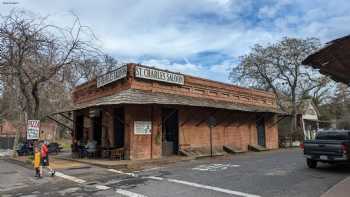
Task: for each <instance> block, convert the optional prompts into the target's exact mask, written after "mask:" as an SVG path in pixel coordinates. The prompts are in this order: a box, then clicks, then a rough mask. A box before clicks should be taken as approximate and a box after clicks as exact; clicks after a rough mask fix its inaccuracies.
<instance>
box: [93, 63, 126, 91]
mask: <svg viewBox="0 0 350 197" xmlns="http://www.w3.org/2000/svg"><path fill="white" fill-rule="evenodd" d="M127 72H128V67H127V66H122V67H120V68H117V69H116V70H113V71H111V72H108V73H106V74H104V75H101V76H99V77H97V79H96V83H97V87H98V88H99V87H102V86H104V85H107V84H109V83H112V82H114V81H117V80H119V79H122V78H124V77H126V74H127Z"/></svg>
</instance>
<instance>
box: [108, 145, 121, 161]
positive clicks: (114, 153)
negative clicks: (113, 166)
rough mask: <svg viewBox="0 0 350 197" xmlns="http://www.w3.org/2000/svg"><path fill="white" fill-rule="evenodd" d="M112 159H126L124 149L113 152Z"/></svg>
mask: <svg viewBox="0 0 350 197" xmlns="http://www.w3.org/2000/svg"><path fill="white" fill-rule="evenodd" d="M110 158H111V159H115V160H123V159H124V148H117V149H113V150H111V157H110Z"/></svg>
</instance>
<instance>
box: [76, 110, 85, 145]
mask: <svg viewBox="0 0 350 197" xmlns="http://www.w3.org/2000/svg"><path fill="white" fill-rule="evenodd" d="M76 118H77V119H76V126H75V136H74V138H75V139H76V140H77V141H79V142H81V141H82V140H84V116H83V115H79V116H77V117H76Z"/></svg>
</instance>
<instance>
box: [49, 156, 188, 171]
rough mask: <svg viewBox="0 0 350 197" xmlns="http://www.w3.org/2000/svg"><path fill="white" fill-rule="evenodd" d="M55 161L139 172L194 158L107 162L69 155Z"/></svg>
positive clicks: (176, 157) (174, 157) (58, 157)
mask: <svg viewBox="0 0 350 197" xmlns="http://www.w3.org/2000/svg"><path fill="white" fill-rule="evenodd" d="M55 159H56V160H66V161H71V162H76V163H81V164H88V165H94V166H99V167H103V168H114V169H129V170H140V169H143V168H148V167H150V166H159V165H165V164H170V163H175V162H179V161H188V160H193V159H195V157H185V156H171V157H166V158H161V159H149V160H108V159H86V158H80V159H79V158H72V157H71V156H70V155H64V156H62V155H60V156H55Z"/></svg>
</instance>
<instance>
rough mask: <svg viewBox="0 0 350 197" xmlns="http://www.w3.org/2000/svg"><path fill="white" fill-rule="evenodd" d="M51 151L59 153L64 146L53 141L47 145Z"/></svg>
mask: <svg viewBox="0 0 350 197" xmlns="http://www.w3.org/2000/svg"><path fill="white" fill-rule="evenodd" d="M47 148H48V150H49V153H56V154H57V153H59V152H61V150H62V147H61V145H60V144H58V143H56V142H52V143H50V144H49V145H48V146H47Z"/></svg>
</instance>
